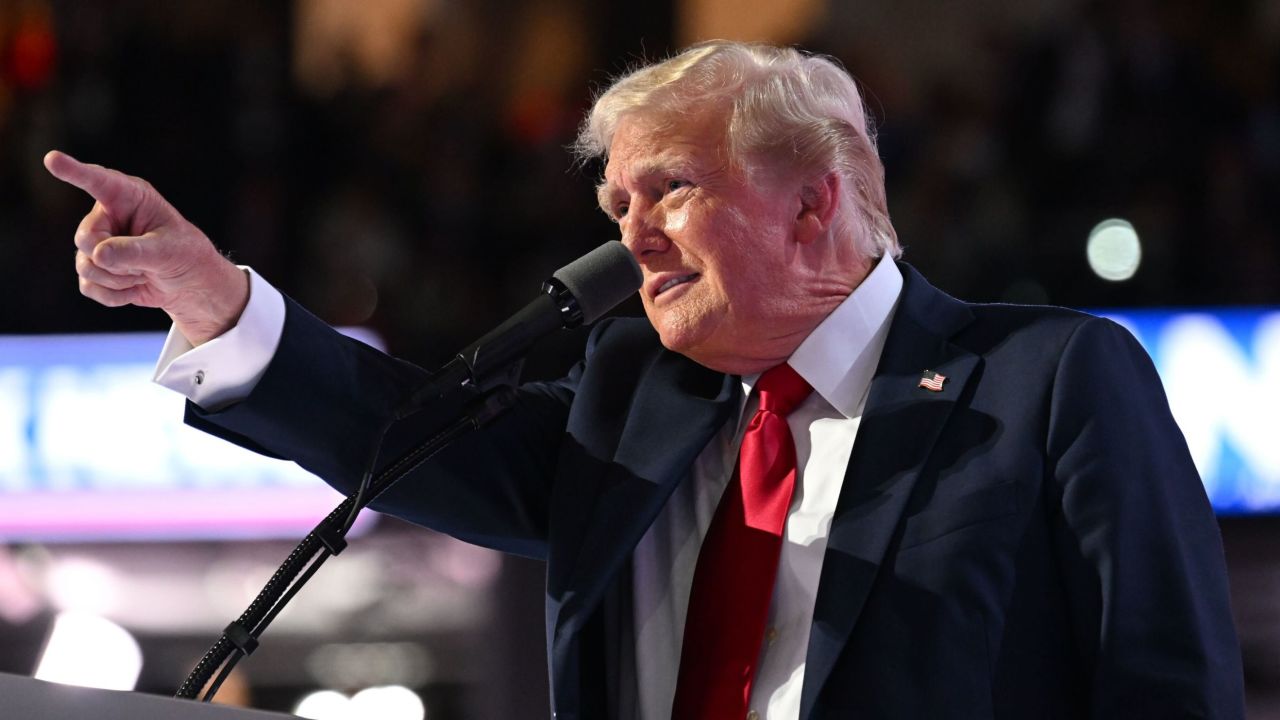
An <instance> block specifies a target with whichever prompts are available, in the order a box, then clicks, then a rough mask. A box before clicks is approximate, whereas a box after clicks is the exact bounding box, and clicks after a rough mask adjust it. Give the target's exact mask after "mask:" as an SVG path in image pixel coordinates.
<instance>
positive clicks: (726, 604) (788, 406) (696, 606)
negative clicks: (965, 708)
mask: <svg viewBox="0 0 1280 720" xmlns="http://www.w3.org/2000/svg"><path fill="white" fill-rule="evenodd" d="M756 390H757V391H758V392H759V394H760V409H759V410H757V411H756V414H755V415H754V416H753V417H752V418H751V424H750V425H748V426H747V431H746V434H744V435H743V436H742V449H741V450H740V451H739V452H738V471H737V472H735V473H734V474H733V477H732V479H730V481H729V486H728V487H726V488H725V491H724V496H723V497H721V499H720V505H719V506H718V507H717V508H716V514H715V517H714V518H713V519H712V520H711V527H710V528H709V529H708V530H707V536H706V538H705V539H704V540H703V541H702V550H701V552H700V553H699V554H698V567H697V570H696V571H695V572H694V574H693V591H692V592H691V593H690V596H689V614H688V616H687V617H686V620H685V625H684V644H683V645H682V647H681V651H680V676H679V680H678V681H677V683H676V697H675V704H674V707H673V709H672V714H671V716H672V720H743V718H745V717H746V714H747V702H748V701H749V700H750V698H751V683H752V680H753V679H754V678H755V671H756V664H757V662H758V660H759V658H760V647H761V644H762V643H763V640H764V633H765V622H766V621H767V620H768V616H769V602H770V599H771V598H772V597H773V581H774V578H775V577H776V576H777V574H778V553H779V551H780V550H781V549H782V532H783V527H784V526H785V524H786V521H787V510H788V508H789V507H790V506H791V496H792V494H793V492H794V491H795V485H796V446H795V442H794V441H793V440H792V439H791V429H790V428H788V427H787V415H788V414H790V413H791V411H792V410H794V409H795V408H796V406H798V405H799V404H800V403H801V402H802V401H803V400H804V399H805V398H806V397H808V396H809V393H810V392H811V391H812V390H813V388H811V387H809V383H807V382H805V381H804V378H802V377H800V375H799V374H798V373H796V371H795V370H792V369H791V366H789V365H786V364H783V365H779V366H777V367H775V368H772V369H771V370H769V371H767V372H765V373H764V374H763V375H761V376H760V380H759V382H757V383H756Z"/></svg>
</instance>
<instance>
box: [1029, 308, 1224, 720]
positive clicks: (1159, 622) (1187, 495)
mask: <svg viewBox="0 0 1280 720" xmlns="http://www.w3.org/2000/svg"><path fill="white" fill-rule="evenodd" d="M1047 453H1048V457H1049V459H1050V472H1052V473H1053V477H1052V478H1051V479H1052V481H1053V483H1054V489H1055V491H1056V493H1058V496H1059V498H1060V508H1061V514H1060V516H1059V517H1058V518H1057V519H1056V523H1055V526H1056V533H1057V538H1058V539H1057V544H1058V552H1059V554H1060V560H1061V564H1062V567H1063V568H1064V575H1065V577H1064V581H1065V584H1066V586H1067V595H1068V601H1069V603H1070V606H1071V611H1072V616H1073V622H1074V631H1075V634H1076V639H1077V645H1078V647H1079V648H1080V649H1081V653H1082V655H1083V656H1084V657H1083V658H1082V660H1083V661H1084V662H1083V667H1084V668H1086V673H1091V675H1092V677H1091V682H1090V687H1091V692H1092V697H1091V702H1090V704H1091V707H1092V709H1093V716H1094V717H1099V718H1133V717H1160V718H1242V717H1243V716H1244V709H1243V687H1242V682H1243V680H1242V671H1241V660H1240V648H1239V645H1238V641H1237V639H1236V633H1235V627H1234V624H1233V622H1232V618H1231V612H1230V605H1229V601H1228V593H1227V578H1226V567H1225V562H1224V559H1223V551H1222V541H1221V536H1220V533H1219V530H1218V526H1217V523H1216V521H1215V518H1214V516H1213V512H1212V509H1211V508H1210V506H1209V503H1208V500H1207V498H1206V497H1205V492H1204V487H1203V485H1202V484H1201V482H1200V477H1199V475H1198V474H1197V472H1196V469H1195V466H1194V465H1193V463H1192V460H1191V456H1190V453H1189V452H1188V451H1187V447H1186V442H1185V440H1184V439H1183V436H1182V432H1181V431H1180V430H1179V428H1178V426H1177V425H1176V424H1175V422H1174V420H1173V417H1172V415H1171V414H1170V411H1169V406H1168V402H1167V400H1166V399H1165V395H1164V391H1163V387H1162V386H1161V384H1160V380H1159V378H1158V376H1157V375H1156V373H1155V369H1154V367H1153V366H1152V364H1151V361H1150V359H1149V358H1148V357H1147V355H1146V353H1145V352H1144V351H1143V349H1142V348H1141V346H1140V345H1138V343H1137V341H1136V340H1135V339H1134V338H1133V336H1132V335H1130V334H1129V332H1128V331H1127V330H1125V329H1123V328H1121V327H1120V326H1118V325H1116V324H1114V323H1112V322H1110V321H1106V320H1097V319H1095V320H1090V321H1087V322H1085V323H1083V324H1082V325H1081V326H1080V327H1079V328H1078V329H1077V330H1076V331H1075V333H1074V334H1073V336H1072V337H1071V339H1070V340H1069V341H1068V342H1067V344H1066V346H1065V348H1064V351H1063V354H1062V358H1061V363H1060V365H1059V368H1058V371H1057V375H1056V377H1055V380H1054V388H1053V393H1052V401H1051V410H1050V427H1049V439H1048V447H1047Z"/></svg>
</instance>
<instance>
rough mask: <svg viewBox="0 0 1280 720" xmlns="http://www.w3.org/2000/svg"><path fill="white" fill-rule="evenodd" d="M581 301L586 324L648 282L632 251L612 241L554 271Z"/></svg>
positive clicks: (555, 276) (554, 276)
mask: <svg viewBox="0 0 1280 720" xmlns="http://www.w3.org/2000/svg"><path fill="white" fill-rule="evenodd" d="M551 277H553V278H555V279H556V280H558V281H560V283H561V284H562V285H564V286H565V288H566V289H568V291H569V292H570V293H571V294H572V295H573V297H574V298H575V299H576V300H577V301H578V308H579V309H580V310H581V311H582V322H583V324H585V325H590V324H591V323H593V322H595V321H596V320H599V319H600V317H601V316H602V315H604V314H605V313H607V312H609V311H610V310H612V309H613V308H614V306H616V305H617V304H618V303H620V302H622V301H623V300H626V299H627V298H628V297H629V296H630V295H631V293H633V292H635V291H637V290H639V289H640V285H641V283H643V282H644V279H643V276H642V275H641V274H640V265H639V263H637V262H636V259H635V257H634V256H632V254H631V251H630V250H628V249H627V248H626V246H625V245H623V244H622V243H620V242H618V241H617V240H610V241H609V242H607V243H605V244H603V245H601V246H600V247H598V248H596V249H595V250H592V251H591V252H589V253H587V254H586V255H583V256H582V257H580V258H578V259H577V260H574V261H573V262H571V263H569V264H568V265H565V266H564V267H562V268H560V269H559V270H557V271H555V272H554V273H552V274H551Z"/></svg>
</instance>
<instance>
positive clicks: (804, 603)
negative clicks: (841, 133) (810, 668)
mask: <svg viewBox="0 0 1280 720" xmlns="http://www.w3.org/2000/svg"><path fill="white" fill-rule="evenodd" d="M245 270H246V271H247V272H249V276H250V295H249V303H248V305H247V306H246V307H245V309H244V312H243V313H242V314H241V316H240V321H239V323H238V324H237V325H236V327H235V328H233V329H231V330H229V331H227V332H226V333H224V334H223V335H221V336H220V337H218V338H216V339H214V340H211V341H209V342H207V343H205V344H203V345H201V346H200V347H197V348H192V346H191V344H190V343H189V342H187V341H186V339H185V338H183V337H182V335H181V334H180V333H178V332H177V330H176V329H174V330H170V332H169V337H168V339H167V340H166V342H165V347H164V350H163V351H162V353H161V356H160V359H159V361H158V362H157V364H156V374H155V381H156V382H158V383H160V384H161V385H163V386H165V387H167V388H170V389H172V390H175V391H177V392H179V393H182V394H183V395H185V396H186V397H187V398H189V399H190V400H192V401H193V402H195V403H196V404H197V405H200V406H201V407H204V408H206V409H216V408H218V407H222V406H225V405H228V404H230V403H233V402H235V401H237V400H240V399H243V398H245V397H248V395H249V393H250V392H252V390H253V388H254V386H255V385H257V383H258V380H260V379H261V378H262V375H263V374H264V373H265V372H266V368H267V365H268V363H269V362H270V360H271V357H272V356H273V355H274V354H275V350H276V348H277V347H278V346H279V343H280V336H281V334H282V333H283V330H284V313H285V309H284V299H283V297H282V296H281V295H280V292H279V291H278V290H276V289H275V288H274V287H272V286H271V285H270V284H269V283H267V282H266V281H265V280H263V279H262V278H261V277H260V276H258V274H257V273H254V272H253V271H251V270H249V269H248V268H245ZM901 290H902V274H901V273H900V272H899V271H898V268H897V266H896V265H895V264H894V263H893V261H892V260H891V259H887V258H886V259H882V260H881V261H880V262H879V263H878V264H877V265H876V267H875V268H874V269H873V270H872V272H871V273H870V274H869V275H868V276H867V278H866V279H865V280H864V281H863V282H862V284H861V285H859V286H858V287H857V289H855V290H854V292H853V293H852V294H851V295H850V296H849V297H848V298H847V299H845V301H844V302H843V303H841V304H840V305H839V306H838V307H837V308H836V309H835V311H834V312H832V313H831V314H830V315H829V316H828V317H827V318H826V319H825V320H823V322H822V323H821V324H820V325H819V326H818V327H817V328H816V329H815V330H814V331H813V333H811V334H810V335H809V337H808V338H806V339H805V341H804V342H803V343H801V344H800V347H799V348H797V349H796V351H795V353H794V354H792V356H791V359H790V360H789V361H788V362H789V363H790V365H791V366H792V367H793V368H794V369H795V370H796V371H797V372H798V373H800V375H801V377H803V378H804V379H805V380H806V381H808V383H809V384H810V385H812V386H813V389H814V392H813V394H812V395H810V396H809V398H808V399H806V400H805V401H804V402H803V403H801V404H800V406H799V407H798V408H796V410H795V411H793V412H792V413H791V415H790V416H788V417H787V424H788V425H789V426H790V428H791V434H792V437H793V438H794V439H795V443H796V462H797V467H798V470H799V472H798V478H797V481H796V483H797V485H796V489H795V494H794V497H793V499H792V501H791V510H790V512H789V514H788V516H787V523H786V531H785V532H786V536H785V538H784V542H783V544H782V550H781V554H780V556H779V559H778V576H777V580H776V582H775V585H774V590H773V600H772V603H771V605H770V608H769V621H768V630H767V632H766V637H765V642H764V643H763V649H762V651H761V659H760V664H759V666H758V669H757V672H756V679H755V683H754V686H753V689H752V694H751V703H750V707H751V709H752V713H754V716H751V715H749V716H748V717H749V718H752V717H758V718H776V719H787V720H789V719H791V718H796V717H798V716H799V714H800V690H801V687H802V685H803V682H804V664H805V654H806V650H807V648H808V644H809V626H810V624H811V623H812V621H813V605H814V599H815V598H816V596H817V592H818V579H819V576H820V574H821V572H822V558H823V553H824V552H825V551H826V547H827V533H828V531H829V529H830V527H831V518H832V516H833V515H834V514H835V508H836V501H837V499H838V498H839V496H840V487H841V485H842V484H843V482H844V474H845V469H846V466H847V465H848V463H849V455H850V453H851V452H852V450H853V441H854V438H855V437H856V435H857V432H858V424H859V422H860V421H861V419H862V409H863V405H864V403H865V402H866V396H867V390H868V388H869V387H870V384H871V377H872V375H873V374H874V373H875V369H876V365H877V364H878V363H879V360H880V353H881V351H882V350H883V349H884V342H885V338H886V337H887V336H888V333H889V321H890V319H891V318H892V317H893V311H894V308H895V307H896V306H897V302H898V296H899V294H900V293H901ZM757 378H758V376H749V377H744V378H743V379H742V389H743V393H742V397H743V398H744V401H743V403H742V406H741V407H740V408H739V413H738V415H737V416H736V417H735V418H734V419H733V420H732V421H730V422H728V423H726V425H725V427H724V428H723V429H722V430H721V431H720V433H718V434H717V435H716V437H714V438H713V439H712V440H711V442H710V443H709V444H708V445H707V447H706V449H705V450H703V451H702V453H701V454H700V455H699V456H698V458H697V460H696V461H695V463H694V467H693V469H692V477H691V478H689V479H690V480H691V481H692V482H682V483H680V485H679V486H678V487H677V488H676V490H675V492H674V494H673V495H672V497H671V500H670V502H668V503H667V505H666V507H665V508H664V509H663V511H662V512H661V513H660V514H659V515H658V518H657V519H656V520H655V521H654V524H653V525H652V526H651V527H650V528H649V530H648V532H647V533H646V534H645V536H644V537H643V539H641V541H640V544H639V545H638V546H637V547H636V550H635V554H634V557H633V564H632V567H633V578H632V579H633V621H634V627H635V670H636V678H635V681H636V686H635V690H636V699H637V703H638V708H637V710H638V717H639V718H640V720H660V719H662V718H668V717H670V713H671V704H672V701H673V699H674V698H675V688H676V676H677V672H678V670H679V664H680V645H681V639H682V637H683V634H684V622H685V613H686V610H687V607H688V604H689V591H690V588H691V586H692V584H693V572H694V568H695V566H696V564H697V561H698V550H699V548H700V547H701V544H702V538H703V536H704V535H705V534H706V532H707V528H708V527H709V526H710V525H711V518H712V516H713V515H714V514H715V509H716V505H717V504H718V503H719V501H720V496H721V494H723V492H724V488H725V486H726V485H727V484H728V482H729V476H730V474H731V473H732V472H733V469H734V465H735V463H736V462H737V455H738V445H739V443H740V442H741V440H742V433H743V432H744V431H745V423H744V422H743V421H742V420H743V418H748V419H749V418H750V417H751V416H752V415H753V414H754V413H755V410H756V406H757V404H758V400H757V398H756V396H755V395H752V393H751V389H752V386H753V385H754V383H755V381H756V380H757Z"/></svg>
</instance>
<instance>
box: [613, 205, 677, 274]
mask: <svg viewBox="0 0 1280 720" xmlns="http://www.w3.org/2000/svg"><path fill="white" fill-rule="evenodd" d="M621 226H622V244H623V245H625V246H626V247H627V249H628V250H630V251H631V254H633V255H635V256H636V260H637V261H639V262H644V260H645V257H646V256H648V255H652V254H653V253H660V252H662V251H664V250H666V248H667V246H668V245H670V243H671V240H670V238H668V237H667V235H666V233H665V232H663V229H662V223H661V222H660V220H659V218H658V217H657V213H656V211H654V210H648V211H647V212H645V211H642V210H641V209H639V208H634V207H633V208H632V210H631V211H630V212H628V213H627V215H626V216H625V217H624V218H622V222H621Z"/></svg>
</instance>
